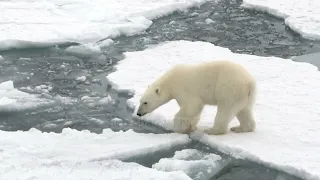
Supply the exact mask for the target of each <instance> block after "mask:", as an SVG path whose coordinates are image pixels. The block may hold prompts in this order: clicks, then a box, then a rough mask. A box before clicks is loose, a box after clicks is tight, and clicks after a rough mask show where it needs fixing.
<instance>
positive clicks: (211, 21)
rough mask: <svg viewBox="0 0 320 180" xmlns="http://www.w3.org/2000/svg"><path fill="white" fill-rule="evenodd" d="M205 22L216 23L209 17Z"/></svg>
mask: <svg viewBox="0 0 320 180" xmlns="http://www.w3.org/2000/svg"><path fill="white" fill-rule="evenodd" d="M205 23H206V24H211V23H214V21H213V20H212V19H209V18H208V19H206V20H205Z"/></svg>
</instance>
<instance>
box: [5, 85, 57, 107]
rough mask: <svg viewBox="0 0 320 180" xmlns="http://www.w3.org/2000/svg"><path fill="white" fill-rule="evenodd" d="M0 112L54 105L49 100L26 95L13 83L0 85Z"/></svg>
mask: <svg viewBox="0 0 320 180" xmlns="http://www.w3.org/2000/svg"><path fill="white" fill-rule="evenodd" d="M0 94H1V96H0V112H11V111H21V110H26V109H32V108H36V107H39V106H44V105H49V104H52V103H54V100H52V99H51V98H49V99H48V98H43V97H39V96H38V95H33V94H28V93H26V92H22V91H20V90H18V89H16V88H15V87H14V85H13V81H6V82H2V83H0Z"/></svg>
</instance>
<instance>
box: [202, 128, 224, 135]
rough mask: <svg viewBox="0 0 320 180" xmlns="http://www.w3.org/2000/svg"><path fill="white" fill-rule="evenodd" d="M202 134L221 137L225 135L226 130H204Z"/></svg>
mask: <svg viewBox="0 0 320 180" xmlns="http://www.w3.org/2000/svg"><path fill="white" fill-rule="evenodd" d="M204 132H205V133H207V134H208V135H222V134H226V133H227V131H226V130H223V129H218V128H211V129H206V130H204Z"/></svg>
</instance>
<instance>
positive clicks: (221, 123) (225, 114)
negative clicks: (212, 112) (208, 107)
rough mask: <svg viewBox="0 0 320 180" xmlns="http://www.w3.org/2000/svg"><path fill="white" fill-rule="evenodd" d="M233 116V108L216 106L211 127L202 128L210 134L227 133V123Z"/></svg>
mask: <svg viewBox="0 0 320 180" xmlns="http://www.w3.org/2000/svg"><path fill="white" fill-rule="evenodd" d="M233 118H234V110H233V109H232V108H226V107H221V106H218V110H217V114H216V117H215V120H214V125H213V127H212V128H210V129H206V130H204V132H205V133H207V134H212V135H221V134H225V133H227V131H228V125H229V123H230V121H231V120H232V119H233Z"/></svg>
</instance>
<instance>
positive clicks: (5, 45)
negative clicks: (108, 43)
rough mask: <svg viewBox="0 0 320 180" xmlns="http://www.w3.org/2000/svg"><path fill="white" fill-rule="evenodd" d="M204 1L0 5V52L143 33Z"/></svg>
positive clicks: (63, 0) (51, 0)
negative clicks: (157, 20) (159, 20)
mask: <svg viewBox="0 0 320 180" xmlns="http://www.w3.org/2000/svg"><path fill="white" fill-rule="evenodd" d="M205 1H207V0H158V1H150V0H134V1H132V0H108V1H105V0H78V1H74V0H37V1H35V0H30V1H24V0H17V1H1V2H0V22H1V26H0V49H1V50H4V49H10V48H26V47H30V46H34V47H41V46H51V45H55V44H63V43H67V42H77V43H80V44H86V43H92V42H95V41H98V40H101V39H105V38H114V37H117V36H119V35H128V36H130V35H135V34H138V33H141V32H143V31H144V30H146V29H147V28H148V27H149V26H150V25H151V24H152V20H153V19H155V18H159V17H162V16H164V15H167V14H169V13H172V12H174V11H176V10H185V9H187V8H189V7H192V6H197V5H200V4H201V3H204V2H205Z"/></svg>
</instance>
